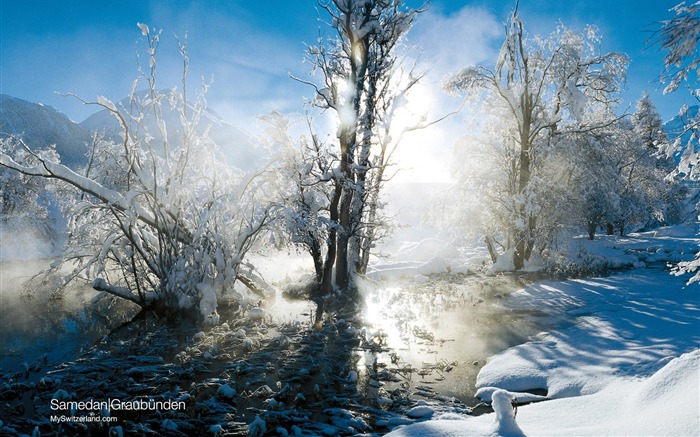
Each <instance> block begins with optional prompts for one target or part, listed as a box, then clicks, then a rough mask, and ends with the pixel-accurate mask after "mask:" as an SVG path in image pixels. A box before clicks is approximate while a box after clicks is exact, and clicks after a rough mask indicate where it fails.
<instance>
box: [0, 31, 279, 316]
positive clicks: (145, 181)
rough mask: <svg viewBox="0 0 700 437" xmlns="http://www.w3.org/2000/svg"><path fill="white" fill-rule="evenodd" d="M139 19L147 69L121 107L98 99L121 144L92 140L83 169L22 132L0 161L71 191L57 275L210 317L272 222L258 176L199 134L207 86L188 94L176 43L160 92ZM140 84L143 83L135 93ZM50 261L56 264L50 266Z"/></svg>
mask: <svg viewBox="0 0 700 437" xmlns="http://www.w3.org/2000/svg"><path fill="white" fill-rule="evenodd" d="M139 27H140V28H141V32H142V35H143V36H144V38H145V41H146V43H147V44H148V55H149V56H148V67H146V68H145V70H141V69H140V73H141V75H140V78H139V79H137V80H136V81H135V82H134V86H133V88H132V92H131V95H130V99H129V107H128V108H127V107H117V105H115V104H114V103H112V102H110V101H108V100H107V99H105V98H103V97H100V98H99V99H98V101H97V102H95V103H96V104H97V105H98V106H100V107H102V108H104V109H106V110H107V111H109V113H111V114H112V115H113V116H114V117H115V118H116V119H117V120H118V121H119V124H120V126H121V128H122V134H121V142H119V143H115V142H112V141H107V140H104V139H102V140H99V141H97V142H96V143H95V144H93V147H92V148H91V151H90V156H89V164H88V167H87V168H86V169H85V170H84V172H82V173H78V172H75V171H72V170H71V169H69V168H67V167H66V166H64V165H61V164H60V163H59V162H58V161H57V160H56V159H54V158H53V157H50V156H44V155H43V154H41V153H38V152H36V151H33V150H32V149H31V147H30V146H29V145H27V144H25V143H23V142H22V143H21V144H22V148H21V150H20V151H18V152H16V153H2V154H0V165H2V166H4V167H7V168H10V169H14V170H17V171H18V172H20V173H22V174H24V175H32V176H39V177H42V178H46V179H54V180H58V181H61V182H62V183H64V184H65V185H66V187H67V189H69V190H73V194H72V195H68V196H65V199H64V200H65V204H66V208H67V211H68V212H67V214H68V218H69V241H68V244H67V246H66V250H65V254H64V255H63V257H62V260H61V261H62V263H61V264H63V265H65V266H67V267H70V272H69V273H68V274H67V275H63V281H62V282H63V283H66V282H69V281H71V280H73V279H75V278H78V277H80V278H85V279H88V280H92V283H93V288H95V289H96V290H98V291H101V292H106V293H109V294H112V295H115V296H118V297H120V298H124V299H128V300H130V301H132V302H134V303H136V304H138V305H141V306H142V307H148V308H154V309H156V310H159V311H162V312H163V313H165V314H166V315H168V316H173V317H180V316H183V315H185V316H189V317H193V318H195V319H197V320H200V321H202V320H203V321H207V322H216V321H217V320H218V314H217V312H216V306H217V298H218V296H219V295H220V294H221V293H223V292H225V291H227V290H231V289H232V286H233V284H234V281H236V280H237V279H241V280H243V281H244V282H245V283H247V284H252V280H251V279H250V278H248V277H246V276H245V274H244V273H243V270H244V269H243V268H242V262H243V258H244V256H245V255H246V253H247V252H248V250H250V248H251V247H252V245H253V242H254V240H255V238H256V236H257V235H258V234H259V233H260V231H261V230H262V229H263V228H264V227H265V225H266V224H267V223H268V221H269V220H270V213H269V211H270V208H271V206H270V205H271V203H270V202H268V201H267V199H266V196H267V194H266V191H265V190H264V182H263V181H262V180H261V178H255V177H250V176H249V175H246V174H244V173H243V172H241V171H237V170H235V169H232V168H229V167H227V166H226V165H225V164H223V162H224V160H223V159H222V157H221V156H220V155H219V153H218V150H217V147H216V144H214V143H213V142H212V141H211V140H210V139H209V138H208V137H207V136H206V130H205V133H204V134H203V135H202V134H200V133H199V132H200V130H198V125H199V123H200V121H201V116H202V114H203V113H204V110H205V108H206V101H205V99H204V92H205V91H206V87H207V86H206V85H203V90H202V92H201V93H200V94H199V96H198V97H197V98H196V99H194V100H193V101H190V100H189V98H188V95H187V94H186V83H187V82H186V77H187V70H188V60H187V59H188V58H187V54H186V47H185V44H181V47H180V50H181V53H182V57H183V66H184V67H183V75H182V84H183V86H182V90H181V91H178V90H177V89H172V90H170V91H166V92H161V91H158V89H159V88H158V87H157V83H156V66H157V59H156V52H157V47H158V43H159V37H160V34H159V33H152V32H151V30H150V29H149V28H148V27H147V26H146V25H143V24H140V25H139ZM141 82H145V88H146V90H145V91H137V89H138V88H139V85H140V83H141ZM166 111H175V112H176V113H177V114H178V116H179V121H180V123H179V125H178V126H177V127H176V130H177V132H176V134H175V135H169V134H168V126H167V123H166V122H165V118H164V114H165V112H166ZM175 137H177V141H174V140H173V138H175ZM3 152H4V151H3ZM20 153H23V154H25V155H30V156H31V157H32V161H27V160H20V157H21V156H22V155H21V154H20ZM53 271H54V273H57V274H62V271H61V269H60V265H58V264H56V265H55V267H54V268H53Z"/></svg>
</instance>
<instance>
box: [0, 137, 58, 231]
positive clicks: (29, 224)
mask: <svg viewBox="0 0 700 437" xmlns="http://www.w3.org/2000/svg"><path fill="white" fill-rule="evenodd" d="M14 151H17V153H16V155H15V157H16V160H17V161H18V162H20V163H22V164H23V165H27V166H31V165H36V164H37V163H38V160H37V159H36V158H35V157H34V155H32V154H30V153H27V152H26V151H25V150H23V149H22V148H21V147H20V142H19V141H18V140H17V139H16V138H14V137H12V136H6V137H5V138H4V139H3V140H1V141H0V153H12V152H14ZM37 154H38V155H40V156H41V157H43V158H44V159H57V158H58V156H57V154H56V151H55V149H54V148H47V149H44V150H40V151H37ZM43 182H44V181H41V180H39V179H38V178H34V177H31V176H27V175H24V174H21V173H18V172H15V171H12V170H10V169H6V168H0V199H1V200H2V201H1V202H0V229H1V230H2V233H3V240H4V241H7V239H8V238H9V235H11V234H18V233H19V234H22V238H28V237H30V236H35V237H37V238H38V239H41V240H46V241H48V240H50V239H52V237H54V235H53V234H54V227H53V226H52V223H51V222H52V219H51V217H50V215H49V209H48V207H49V204H50V203H51V202H52V198H51V196H50V191H51V190H50V189H49V188H48V187H46V184H45V183H43Z"/></svg>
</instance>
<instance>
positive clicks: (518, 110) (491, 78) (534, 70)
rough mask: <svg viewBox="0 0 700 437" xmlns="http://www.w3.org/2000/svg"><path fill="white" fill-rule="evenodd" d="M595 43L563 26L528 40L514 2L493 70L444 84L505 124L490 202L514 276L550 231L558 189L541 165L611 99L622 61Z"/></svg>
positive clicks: (477, 70)
mask: <svg viewBox="0 0 700 437" xmlns="http://www.w3.org/2000/svg"><path fill="white" fill-rule="evenodd" d="M599 42H600V37H599V36H598V34H597V31H596V30H595V29H594V28H592V27H589V28H587V29H586V31H585V32H584V33H583V34H577V33H575V32H573V31H571V30H569V29H567V28H566V27H564V26H563V25H562V26H559V28H558V29H557V30H556V31H555V32H554V33H553V34H552V35H551V36H550V37H549V38H535V39H533V40H528V39H527V38H526V37H525V33H524V27H523V23H522V22H521V21H520V18H519V17H518V13H517V3H516V8H515V11H514V12H513V14H512V16H511V18H510V20H509V22H508V25H507V28H506V38H505V41H504V43H503V46H502V47H501V50H500V54H499V57H498V60H497V62H496V66H495V69H493V70H491V69H489V68H486V67H481V66H479V67H468V68H465V69H463V70H462V71H460V72H458V73H456V74H454V75H452V76H451V77H450V78H449V79H448V80H447V81H446V84H445V87H446V88H447V90H449V91H452V92H464V93H470V94H471V96H472V97H473V98H474V99H480V100H482V101H485V102H486V105H487V107H489V108H497V109H495V110H492V112H497V113H498V114H499V115H503V116H504V117H505V118H503V119H502V123H500V124H501V128H500V129H501V130H502V132H503V134H502V135H503V138H504V141H505V145H506V146H505V147H506V148H507V153H505V154H503V158H504V159H506V162H505V163H504V165H503V167H505V168H507V169H508V173H507V174H508V178H509V185H508V187H509V188H508V190H507V191H506V192H505V193H504V196H502V197H500V198H499V199H497V201H498V203H499V204H501V205H502V209H505V210H507V211H509V213H508V215H509V216H510V220H509V222H508V223H507V225H506V226H505V228H504V229H501V233H502V235H503V236H504V239H505V242H504V243H505V244H504V246H505V247H506V249H510V250H512V252H513V264H514V267H515V269H521V268H522V267H523V265H524V262H525V261H526V260H528V259H529V258H530V255H531V254H532V252H533V249H535V247H536V245H538V244H539V246H540V247H543V245H544V244H547V241H548V240H551V239H552V238H553V234H552V232H553V231H555V230H556V229H557V226H556V223H555V222H552V221H551V220H550V219H551V216H548V214H547V212H550V211H552V208H551V206H552V205H551V204H550V203H548V202H549V201H550V199H553V198H555V197H556V196H554V194H555V193H556V191H557V188H558V187H557V184H556V181H555V180H553V179H551V177H552V176H554V175H559V176H562V175H561V173H560V172H559V171H557V170H556V169H554V168H551V167H550V168H549V169H548V168H547V166H548V162H549V159H550V158H551V157H552V156H554V154H553V152H554V151H555V150H556V148H557V147H559V146H560V145H562V144H566V142H562V141H560V139H561V138H563V137H564V136H565V135H566V134H568V133H570V132H573V131H580V132H584V131H591V130H594V129H596V128H597V127H599V126H597V125H590V126H589V125H584V124H582V120H583V117H584V115H585V114H586V112H590V111H594V110H595V109H594V107H595V108H597V107H599V106H601V105H602V106H605V105H608V104H612V103H614V102H616V100H617V96H618V93H619V91H620V87H621V84H622V81H623V78H624V75H625V71H626V66H627V63H628V59H627V57H626V56H625V55H624V54H621V53H607V54H602V53H600V52H599V50H598V45H599ZM607 123H610V120H606V121H605V122H603V124H602V125H603V126H604V125H606V124H607ZM495 237H496V236H492V237H491V238H492V239H494V238H495Z"/></svg>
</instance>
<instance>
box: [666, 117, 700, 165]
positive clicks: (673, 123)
mask: <svg viewBox="0 0 700 437" xmlns="http://www.w3.org/2000/svg"><path fill="white" fill-rule="evenodd" d="M699 112H700V107H699V106H697V105H696V106H690V107H688V110H687V111H686V113H685V114H683V116H681V115H676V116H675V117H673V118H672V119H670V120H669V121H667V122H666V123H664V129H665V130H666V132H667V133H668V137H669V139H670V140H671V141H673V140H674V139H676V138H678V136H679V135H681V134H682V135H681V142H680V150H677V151H676V152H675V153H674V154H673V156H674V157H675V158H676V161H678V160H680V157H681V156H682V155H683V152H684V151H685V148H686V147H687V145H688V142H689V141H690V135H691V133H690V132H685V133H684V126H685V122H686V121H687V120H690V119H696V118H697V117H698V113H699ZM698 147H699V145H698V144H696V145H695V149H696V150H697V149H698Z"/></svg>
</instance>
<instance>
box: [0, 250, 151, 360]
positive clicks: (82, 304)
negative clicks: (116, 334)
mask: <svg viewBox="0 0 700 437" xmlns="http://www.w3.org/2000/svg"><path fill="white" fill-rule="evenodd" d="M50 261H51V260H48V259H39V260H22V261H5V262H3V263H1V264H0V369H2V370H3V371H17V370H20V369H22V368H25V367H26V366H25V364H26V365H27V366H31V365H32V364H33V363H36V362H42V363H43V364H44V365H45V364H49V365H51V364H57V363H60V362H62V361H64V360H66V359H69V358H71V357H72V356H73V355H74V354H75V352H76V350H78V349H79V348H80V347H83V346H86V345H89V344H92V343H93V342H94V341H96V340H97V339H99V338H101V337H102V336H104V335H106V334H107V333H109V331H110V330H111V329H112V328H114V327H115V326H118V325H119V324H121V323H123V322H124V321H126V320H129V319H130V318H132V317H133V316H134V315H135V314H136V313H137V312H138V307H136V306H135V305H133V304H131V303H129V302H124V301H122V300H119V299H115V298H111V297H105V298H103V299H100V300H99V301H98V302H96V303H95V304H93V303H91V300H92V299H93V298H94V297H95V291H94V290H93V289H92V288H91V287H90V286H89V285H87V284H76V285H71V286H70V287H67V288H66V289H65V291H64V292H63V293H62V295H61V296H55V295H50V294H47V293H42V291H41V290H39V289H31V288H30V289H28V290H26V289H25V288H24V285H25V283H27V281H28V280H29V279H30V278H31V276H32V275H34V274H36V272H38V271H41V270H42V269H44V268H46V267H48V265H49V263H50Z"/></svg>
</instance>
